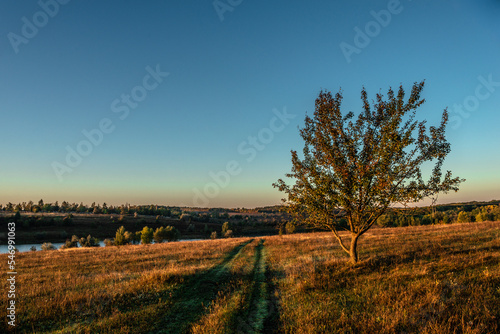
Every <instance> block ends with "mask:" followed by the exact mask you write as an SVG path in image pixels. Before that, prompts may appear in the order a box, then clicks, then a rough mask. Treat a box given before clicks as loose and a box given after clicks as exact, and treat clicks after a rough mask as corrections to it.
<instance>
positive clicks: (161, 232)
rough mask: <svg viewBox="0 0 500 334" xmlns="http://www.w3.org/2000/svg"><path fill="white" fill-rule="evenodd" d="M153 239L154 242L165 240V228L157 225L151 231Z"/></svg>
mask: <svg viewBox="0 0 500 334" xmlns="http://www.w3.org/2000/svg"><path fill="white" fill-rule="evenodd" d="M153 239H154V241H155V242H156V243H158V244H159V243H162V242H163V241H164V240H165V228H164V227H163V226H162V227H159V228H157V229H156V230H155V232H154V233H153Z"/></svg>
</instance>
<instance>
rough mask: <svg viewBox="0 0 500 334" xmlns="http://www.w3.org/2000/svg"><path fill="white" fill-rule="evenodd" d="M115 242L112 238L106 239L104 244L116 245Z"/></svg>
mask: <svg viewBox="0 0 500 334" xmlns="http://www.w3.org/2000/svg"><path fill="white" fill-rule="evenodd" d="M114 245H115V243H114V242H113V240H110V239H104V246H106V247H108V246H114Z"/></svg>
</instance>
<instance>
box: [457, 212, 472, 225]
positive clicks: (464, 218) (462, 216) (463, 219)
mask: <svg viewBox="0 0 500 334" xmlns="http://www.w3.org/2000/svg"><path fill="white" fill-rule="evenodd" d="M469 221H470V216H469V214H468V213H467V212H465V211H460V212H459V213H458V216H457V222H459V223H467V222H469Z"/></svg>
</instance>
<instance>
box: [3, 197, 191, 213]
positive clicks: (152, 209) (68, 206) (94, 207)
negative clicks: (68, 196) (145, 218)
mask: <svg viewBox="0 0 500 334" xmlns="http://www.w3.org/2000/svg"><path fill="white" fill-rule="evenodd" d="M0 210H2V211H6V212H33V213H38V212H47V213H56V212H62V213H93V214H120V215H127V214H134V213H137V214H139V215H152V216H156V215H160V216H166V217H170V216H180V215H181V213H182V210H181V209H180V208H178V207H166V206H160V205H130V204H123V205H120V206H113V205H107V204H106V203H103V204H102V205H101V204H96V203H95V202H94V203H92V204H91V205H90V206H88V205H85V204H83V203H80V204H77V203H69V202H66V201H63V202H62V203H61V204H59V202H58V201H56V202H55V203H44V201H43V200H42V199H41V200H39V201H38V203H37V204H35V203H34V202H33V201H29V202H22V203H18V204H13V203H10V202H9V203H7V204H6V205H2V204H0Z"/></svg>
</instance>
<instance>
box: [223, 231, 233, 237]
mask: <svg viewBox="0 0 500 334" xmlns="http://www.w3.org/2000/svg"><path fill="white" fill-rule="evenodd" d="M232 237H233V230H227V231H226V233H224V238H232Z"/></svg>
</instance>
